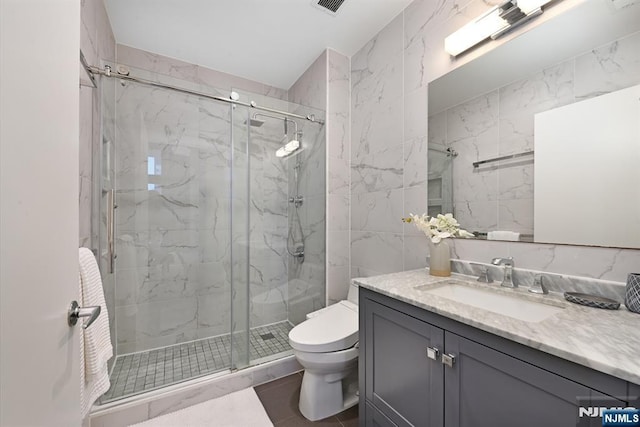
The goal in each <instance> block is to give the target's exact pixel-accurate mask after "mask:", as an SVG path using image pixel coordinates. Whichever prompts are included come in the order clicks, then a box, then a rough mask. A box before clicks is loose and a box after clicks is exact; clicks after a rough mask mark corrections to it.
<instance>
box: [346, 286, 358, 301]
mask: <svg viewBox="0 0 640 427" xmlns="http://www.w3.org/2000/svg"><path fill="white" fill-rule="evenodd" d="M347 300H348V301H351V302H352V303H354V304H355V305H358V285H356V284H355V283H354V282H353V280H350V281H349V293H348V294H347Z"/></svg>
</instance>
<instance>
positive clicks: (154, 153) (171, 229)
mask: <svg viewBox="0 0 640 427" xmlns="http://www.w3.org/2000/svg"><path fill="white" fill-rule="evenodd" d="M132 72H133V73H134V74H136V75H138V76H142V77H146V78H149V79H153V78H154V75H152V73H149V72H145V71H143V70H132ZM105 80H106V79H105ZM114 83H115V84H114ZM173 83H174V84H175V85H176V86H187V87H188V85H185V83H184V82H179V81H178V82H173ZM105 84H106V85H113V86H114V91H115V95H114V96H113V99H114V100H115V101H114V105H113V108H112V111H113V114H114V120H113V126H112V128H113V137H112V138H105V140H107V139H108V140H109V141H113V143H109V144H107V143H105V147H106V148H105V149H106V150H113V147H115V150H114V153H113V156H112V158H111V159H112V164H111V167H110V168H109V167H107V169H110V170H112V171H113V172H114V173H113V179H103V185H112V188H113V189H114V190H115V192H114V193H115V204H117V209H115V217H114V218H115V226H114V228H113V229H112V230H113V235H114V238H115V254H117V258H116V259H115V264H114V266H115V273H114V275H113V276H114V294H115V301H114V303H113V305H114V307H113V308H111V307H110V314H111V316H112V317H113V318H115V325H114V329H113V331H112V334H113V336H114V337H115V350H116V359H115V364H114V368H113V371H112V375H111V383H112V388H111V389H110V390H109V392H108V393H107V394H106V395H105V398H104V399H103V403H105V402H107V401H111V400H116V399H120V398H122V397H127V396H131V395H134V394H138V393H141V392H146V391H149V390H153V389H157V388H160V387H164V386H167V385H170V384H174V383H178V382H181V381H186V380H190V379H193V378H196V377H199V376H203V375H208V374H211V373H213V372H218V371H223V370H228V369H230V367H231V366H232V354H235V355H239V354H242V352H243V351H244V353H245V354H246V353H248V350H247V349H246V345H245V349H244V350H241V345H240V344H232V337H231V327H232V326H231V325H232V321H231V319H232V304H231V301H232V298H233V297H232V277H233V278H234V279H235V280H242V279H241V277H240V276H238V274H236V275H235V276H234V275H233V273H232V270H233V269H232V265H233V262H232V221H231V218H232V217H231V208H232V199H231V182H232V160H233V153H234V150H233V149H232V146H231V117H232V107H231V105H229V104H226V103H221V102H216V101H213V100H209V99H207V98H203V97H198V96H194V95H189V94H185V93H181V92H178V91H174V90H169V89H162V88H156V87H151V86H147V85H143V84H140V83H136V82H125V81H118V80H106V81H105ZM209 90H211V89H210V88H209ZM105 110H106V109H105ZM104 119H106V117H103V123H108V120H104ZM103 127H104V129H107V128H108V126H103ZM104 129H103V132H105V130H104ZM105 135H106V133H105ZM102 157H103V159H104V158H107V157H108V156H105V155H104V154H103V156H102ZM240 175H241V173H239V174H238V176H240ZM238 179H241V178H238ZM245 181H246V180H245ZM236 194H239V190H236ZM103 205H104V206H103V207H102V209H101V210H102V215H103V216H104V217H105V218H107V216H108V209H107V206H106V205H107V203H103ZM236 213H237V211H236ZM237 214H238V216H239V217H241V213H237ZM245 217H246V215H245ZM105 222H108V221H107V220H106V219H105ZM103 228H104V230H102V232H101V240H104V241H105V242H106V241H107V239H108V235H109V233H108V232H107V231H108V227H103ZM240 237H241V236H240ZM240 262H241V261H240ZM103 265H104V266H105V267H106V268H107V270H108V268H109V267H108V262H107V263H106V264H105V263H103ZM244 288H246V285H245V287H244ZM240 289H243V287H240ZM240 295H241V292H240ZM245 304H246V300H245ZM239 305H240V303H238V307H239ZM236 311H240V308H236ZM241 330H242V328H237V329H236V330H235V331H234V333H235V334H236V335H237V334H239V333H240V332H241ZM236 341H237V342H238V343H240V342H241V341H242V340H241V338H240V336H238V337H236ZM245 341H247V340H245ZM232 347H233V349H234V350H232ZM235 365H237V366H243V365H242V363H236V364H235ZM245 366H246V365H245Z"/></svg>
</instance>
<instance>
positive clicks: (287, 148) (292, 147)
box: [276, 135, 302, 158]
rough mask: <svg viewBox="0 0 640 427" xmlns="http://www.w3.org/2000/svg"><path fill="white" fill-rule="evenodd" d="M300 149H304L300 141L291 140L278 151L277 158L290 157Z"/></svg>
mask: <svg viewBox="0 0 640 427" xmlns="http://www.w3.org/2000/svg"><path fill="white" fill-rule="evenodd" d="M300 136H301V135H300ZM300 148H302V145H301V144H300V141H298V140H297V139H294V140H291V141H289V142H288V143H286V144H285V145H283V146H282V147H280V148H278V150H277V151H276V157H280V158H284V157H289V156H291V155H292V154H293V153H295V152H296V151H298V150H300Z"/></svg>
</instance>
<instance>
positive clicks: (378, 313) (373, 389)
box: [360, 301, 444, 427]
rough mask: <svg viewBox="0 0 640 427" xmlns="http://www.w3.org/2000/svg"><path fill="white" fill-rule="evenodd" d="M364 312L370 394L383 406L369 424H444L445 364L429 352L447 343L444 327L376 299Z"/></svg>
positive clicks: (376, 405)
mask: <svg viewBox="0 0 640 427" xmlns="http://www.w3.org/2000/svg"><path fill="white" fill-rule="evenodd" d="M364 316H365V318H366V320H365V321H366V323H367V325H371V327H367V328H366V332H365V333H366V334H367V337H366V339H365V343H366V347H365V349H364V357H365V359H366V362H365V364H366V366H367V367H368V368H369V369H367V372H366V376H367V381H366V387H365V394H366V398H367V400H368V401H369V402H370V403H371V404H372V405H373V407H374V408H375V409H377V411H373V412H371V411H370V412H371V414H370V421H371V423H367V425H376V423H377V424H378V425H381V426H384V425H397V426H411V425H421V426H429V427H430V426H442V421H443V402H444V400H443V399H444V393H443V392H444V389H443V386H444V378H443V372H444V366H443V365H442V364H441V363H434V361H433V360H432V359H429V358H428V357H427V353H426V351H427V348H443V344H444V331H443V330H442V329H440V328H436V327H435V326H432V325H430V324H428V323H425V322H422V321H420V320H418V319H415V318H413V317H411V316H407V315H405V314H402V313H400V312H398V311H396V310H392V309H390V308H388V307H385V306H384V305H381V304H377V303H375V302H373V301H368V302H367V304H366V305H365V306H364ZM360 390H362V388H361V389H360ZM378 412H379V413H378ZM374 420H377V421H376V422H375V423H374V422H373V421H374ZM386 421H391V422H392V423H390V424H385V422H386Z"/></svg>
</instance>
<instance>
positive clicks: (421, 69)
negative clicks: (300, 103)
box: [330, 0, 640, 281]
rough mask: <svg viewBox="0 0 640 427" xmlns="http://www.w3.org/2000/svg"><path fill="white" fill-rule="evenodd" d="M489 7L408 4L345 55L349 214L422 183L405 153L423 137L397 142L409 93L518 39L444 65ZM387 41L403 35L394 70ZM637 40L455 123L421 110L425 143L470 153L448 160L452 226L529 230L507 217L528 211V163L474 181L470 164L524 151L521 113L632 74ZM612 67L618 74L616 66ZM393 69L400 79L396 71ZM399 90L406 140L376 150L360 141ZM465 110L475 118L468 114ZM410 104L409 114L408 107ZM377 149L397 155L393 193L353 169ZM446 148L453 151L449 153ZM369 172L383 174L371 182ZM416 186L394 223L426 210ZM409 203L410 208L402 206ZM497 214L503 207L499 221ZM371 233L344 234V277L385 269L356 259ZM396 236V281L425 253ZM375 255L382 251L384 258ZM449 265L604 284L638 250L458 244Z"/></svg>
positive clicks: (527, 117) (375, 167) (419, 241)
mask: <svg viewBox="0 0 640 427" xmlns="http://www.w3.org/2000/svg"><path fill="white" fill-rule="evenodd" d="M498 3H500V1H499V0H496V1H493V0H491V1H486V0H471V1H467V0H461V1H458V0H444V1H440V2H432V1H429V0H415V1H413V2H412V3H411V4H410V5H409V6H407V8H406V9H405V10H404V12H403V18H402V19H403V23H402V27H403V28H402V30H400V29H399V28H398V27H399V25H400V24H399V23H398V21H399V20H398V18H396V20H394V21H393V22H392V24H390V25H389V26H388V27H387V28H385V29H383V30H382V31H381V32H380V33H379V34H378V35H376V36H375V37H374V38H373V39H372V40H371V41H370V42H368V43H367V44H366V45H365V46H363V48H362V49H361V50H360V51H359V52H358V53H356V54H355V55H354V56H353V57H352V64H351V71H352V84H351V90H352V93H351V95H352V108H351V115H352V118H351V121H352V132H351V134H352V141H351V144H352V155H351V167H352V171H351V172H352V186H351V197H352V198H353V202H354V204H355V203H356V199H355V197H357V195H359V194H361V193H370V192H378V191H380V192H383V191H391V190H394V189H396V188H400V186H401V185H404V187H407V186H408V185H409V186H411V185H413V184H420V185H422V183H421V182H422V180H423V179H425V178H424V177H423V176H418V175H417V174H419V173H420V168H419V166H418V165H419V163H420V162H422V161H423V160H422V158H420V160H419V161H416V162H415V163H411V161H412V160H413V156H412V155H410V154H408V153H410V152H411V150H413V149H414V147H412V146H411V145H409V144H410V143H413V142H416V141H418V140H419V139H418V138H419V137H421V136H424V135H419V136H418V135H417V134H416V138H414V139H410V138H407V135H411V134H412V132H414V130H415V129H417V133H420V130H421V129H422V124H421V121H420V120H421V115H422V113H420V112H419V111H418V110H419V108H420V105H421V104H420V102H421V99H420V96H419V95H418V93H419V92H418V91H419V90H423V89H424V88H426V87H427V84H428V83H429V82H430V81H432V80H434V79H436V78H438V77H440V76H441V75H443V74H444V73H446V72H449V71H451V70H454V69H456V68H457V67H459V66H462V65H464V64H465V63H467V62H469V61H472V60H473V59H475V58H477V57H479V56H481V55H483V54H484V53H486V52H488V51H490V50H492V49H494V48H495V47H497V46H499V45H501V44H502V43H506V42H508V41H509V40H510V39H512V38H513V37H517V35H518V31H515V32H514V33H513V34H510V35H507V36H505V37H503V38H502V39H500V40H496V41H494V42H492V43H488V44H487V45H486V46H480V47H479V48H478V49H475V50H474V51H472V52H469V53H468V54H465V55H464V56H461V57H459V58H455V59H452V58H451V57H449V55H448V54H446V52H444V50H443V49H442V44H443V41H444V38H445V37H446V36H447V35H449V34H450V33H452V32H453V31H455V30H457V29H458V28H460V27H461V26H462V25H464V24H465V23H467V22H468V21H469V20H471V19H472V18H474V17H477V16H479V15H480V14H482V13H483V12H485V11H486V10H488V9H489V8H491V7H493V6H495V5H496V4H498ZM575 4H576V2H572V1H565V2H562V4H560V5H558V6H557V7H556V6H554V7H553V8H550V9H549V10H546V11H545V14H544V15H545V16H543V17H541V18H539V19H538V20H537V23H541V22H544V21H546V20H548V19H553V17H554V16H557V15H558V14H561V13H563V11H565V10H568V9H570V8H571V7H572V6H574V5H575ZM396 37H402V45H403V48H402V56H403V58H402V64H401V65H398V64H399V63H398V61H397V59H396V57H395V56H394V55H395V52H396V51H395V46H396V44H395V41H396V40H397V38H396ZM637 38H638V34H634V35H632V36H630V37H628V38H627V39H623V40H619V41H618V42H617V44H615V45H613V46H608V47H604V48H602V49H596V50H595V51H594V52H589V53H587V54H585V55H582V56H581V57H579V58H576V59H575V61H565V62H562V63H560V64H558V65H557V66H554V67H549V68H548V69H546V70H543V71H541V72H539V73H537V74H535V75H534V76H533V77H532V78H531V79H524V80H523V81H520V82H515V83H513V84H512V85H508V86H507V87H505V88H502V89H501V90H500V91H499V92H495V93H490V94H488V95H485V96H484V99H482V100H480V99H476V100H471V101H469V102H468V103H467V105H466V106H465V107H464V108H462V107H461V108H459V109H458V111H457V112H456V114H452V113H451V112H450V111H444V112H432V113H433V115H431V116H430V117H429V118H428V119H427V117H424V115H422V120H423V121H424V122H425V123H427V125H428V128H429V136H428V138H429V143H440V144H442V145H445V146H447V145H449V144H451V143H452V142H453V141H456V143H458V144H459V145H460V144H463V143H469V144H471V145H472V146H473V150H472V154H469V155H467V156H466V158H465V155H464V154H461V155H460V156H459V157H458V158H456V160H455V166H456V167H455V168H454V170H456V169H458V170H459V171H460V170H462V172H461V173H463V174H464V175H465V179H466V180H467V181H466V182H465V185H463V186H461V187H460V188H457V189H456V191H455V192H454V194H456V195H457V196H456V198H457V202H456V211H455V213H456V217H457V218H458V220H460V222H461V223H462V224H463V225H464V227H465V228H467V229H471V230H474V229H477V230H486V229H488V228H489V227H491V228H494V227H497V226H498V223H499V221H500V224H501V225H500V226H506V225H505V221H510V224H511V225H510V226H512V225H513V226H516V225H517V226H519V227H522V230H523V231H524V230H525V229H526V228H527V227H529V225H528V224H522V220H521V218H519V214H518V212H519V209H520V210H521V209H524V207H523V206H522V205H526V204H527V203H529V204H530V200H531V199H532V197H528V195H531V194H532V190H533V189H532V174H531V164H530V162H528V161H527V160H526V159H524V160H523V161H522V162H516V163H511V164H509V165H508V167H506V165H499V166H500V167H497V168H495V169H494V170H489V169H483V170H482V171H475V172H474V171H473V168H472V166H471V163H472V162H473V161H476V160H482V159H484V158H486V157H493V156H496V155H498V154H506V153H514V152H520V151H522V150H526V149H531V148H533V119H532V115H533V113H534V112H538V111H541V110H543V109H547V108H554V107H557V106H560V105H564V104H566V103H569V102H574V99H580V98H583V97H589V96H594V95H596V94H599V93H602V92H607V91H611V90H614V89H613V88H611V87H608V86H607V85H608V84H609V83H608V82H610V81H611V79H610V78H609V76H610V75H611V74H613V73H618V74H619V75H617V76H616V79H617V80H620V79H621V80H624V79H625V78H626V77H625V76H630V75H632V74H634V73H635V75H636V76H637V75H638V73H637V64H638V62H637V52H640V50H638V49H635V46H636V45H637V44H638V41H637V40H636V39H637ZM381 46H382V47H381ZM378 52H384V55H378ZM382 56H384V57H386V61H383V60H381V59H380V57H382ZM617 64H620V65H621V66H620V67H619V68H616V66H617ZM398 67H401V69H400V70H399V69H398ZM574 68H575V70H574ZM398 76H400V77H398ZM630 84H631V83H630ZM616 89H618V88H616ZM398 90H402V92H401V93H402V96H403V98H402V104H396V105H398V109H400V108H402V109H403V112H402V114H401V117H400V119H401V120H402V122H403V129H402V130H401V132H403V133H404V135H405V136H404V139H403V140H402V143H403V144H404V145H403V146H400V145H398V144H397V143H396V142H395V141H394V139H393V137H391V136H390V134H391V132H389V133H386V134H383V135H385V136H384V137H382V138H380V141H381V142H380V145H379V146H376V145H375V136H374V137H373V138H370V137H369V136H370V135H369V134H379V132H377V131H376V132H370V128H371V127H372V124H371V122H372V121H376V122H380V121H381V120H384V118H379V116H374V114H375V113H376V112H377V113H378V114H379V115H381V114H380V112H381V111H384V109H383V108H384V107H383V106H385V105H386V106H390V105H393V103H394V102H397V97H396V95H397V93H399V92H397V91H398ZM414 92H415V93H414ZM552 96H553V97H557V96H559V100H558V98H556V99H553V98H552ZM474 102H475V103H476V106H477V109H474V108H470V107H471V104H472V103H474ZM483 102H484V103H483ZM415 103H417V104H415ZM411 105H417V108H412V107H410V106H411ZM481 107H482V108H481ZM520 107H526V108H528V109H529V112H528V113H526V114H521V113H516V112H515V111H517V110H516V108H520ZM465 108H467V109H466V110H465ZM476 110H477V111H476ZM372 117H375V120H372V119H371V118H372ZM390 122H391V120H389V122H385V125H384V128H385V129H387V130H389V129H390V126H391V125H390V124H388V123H390ZM414 124H415V125H414ZM399 132H400V131H399ZM371 139H373V141H374V144H373V147H374V148H375V150H372V149H371V147H372V142H371ZM474 144H475V145H474ZM384 147H386V148H393V149H395V151H397V152H400V151H404V159H403V162H404V163H403V164H399V163H398V164H394V165H393V167H394V168H395V169H394V170H393V172H394V173H395V174H396V175H397V176H398V177H400V176H401V177H402V179H403V184H399V183H398V181H397V180H395V179H391V178H386V177H384V176H383V177H381V175H382V174H383V173H384V172H385V171H384V169H385V167H386V166H388V165H380V164H376V163H374V162H373V161H369V162H367V161H364V160H363V159H365V157H366V155H367V154H369V153H374V154H373V155H372V157H375V158H376V159H378V158H385V157H386V158H385V160H387V159H388V153H386V152H384ZM453 148H454V149H457V148H459V147H456V146H455V145H454V146H453ZM367 150H368V151H367ZM458 151H462V150H458ZM421 155H422V154H420V156H421ZM380 169H382V170H383V172H380V171H379V170H380ZM467 183H469V184H467ZM420 185H416V186H415V188H414V187H411V188H405V195H404V206H405V207H404V210H405V212H404V215H405V216H406V215H407V214H408V213H409V212H411V213H421V212H422V211H424V209H425V208H424V207H423V206H426V186H425V187H424V188H423V189H421V188H420ZM481 187H484V188H485V189H488V190H490V193H489V196H488V197H478V196H477V190H478V188H481ZM465 191H466V192H467V194H466V196H468V197H469V200H461V199H463V198H462V197H458V196H459V195H460V194H465V193H464V192H465ZM466 196H465V197H466ZM518 197H524V199H526V200H529V201H523V202H521V203H520V206H517V205H516V204H517V203H518V202H514V201H515V200H516V198H518ZM411 200H413V201H411ZM423 201H424V202H423ZM330 203H331V200H330ZM408 203H411V205H410V206H408ZM499 205H500V206H501V207H502V208H501V210H500V213H499V208H498V206H499ZM352 209H353V211H354V215H355V212H356V211H357V210H358V208H357V207H354V206H352ZM359 221H361V220H360V219H359V218H353V219H352V220H351V222H352V223H353V224H358V223H359ZM372 234H373V233H367V232H362V231H357V230H355V231H352V246H351V273H350V275H351V277H357V276H370V275H376V274H381V273H386V272H388V270H389V268H386V269H382V268H380V267H379V266H378V265H377V264H376V262H375V260H376V258H375V257H376V254H375V253H373V254H368V253H365V252H363V251H364V250H366V249H370V247H372V246H373V244H369V245H365V244H364V243H362V242H363V241H367V243H369V242H370V241H373V240H375V239H376V238H378V236H376V237H373V236H372ZM400 238H401V239H402V240H403V251H402V254H401V255H400V256H399V259H401V260H402V266H399V263H396V264H395V265H394V266H393V267H394V268H395V271H400V269H401V268H419V267H422V266H423V265H424V255H418V254H420V252H425V245H426V238H425V237H424V236H423V235H421V233H419V232H418V231H417V230H416V229H415V227H412V226H411V225H407V224H405V225H404V227H403V232H402V234H401V235H400ZM420 246H422V248H420ZM386 252H387V253H389V254H391V253H393V251H390V250H387V251H386ZM487 254H490V256H489V255H487ZM452 255H453V257H454V258H459V259H463V260H471V261H474V262H488V261H490V258H492V257H494V256H509V255H513V256H514V257H515V258H516V266H518V265H524V267H523V268H529V269H532V270H541V271H552V272H556V273H559V274H572V275H584V276H587V277H594V278H602V279H605V280H610V281H624V280H625V278H626V274H627V273H628V272H629V271H631V270H633V269H634V268H635V266H637V265H640V260H639V259H638V257H639V256H640V251H637V250H628V249H627V250H624V249H608V248H586V247H576V246H555V245H542V244H527V243H508V242H493V241H478V240H462V239H456V240H454V241H453V249H452ZM372 260H373V261H372ZM367 262H368V264H367ZM634 263H635V264H634ZM364 264H367V265H364Z"/></svg>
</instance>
